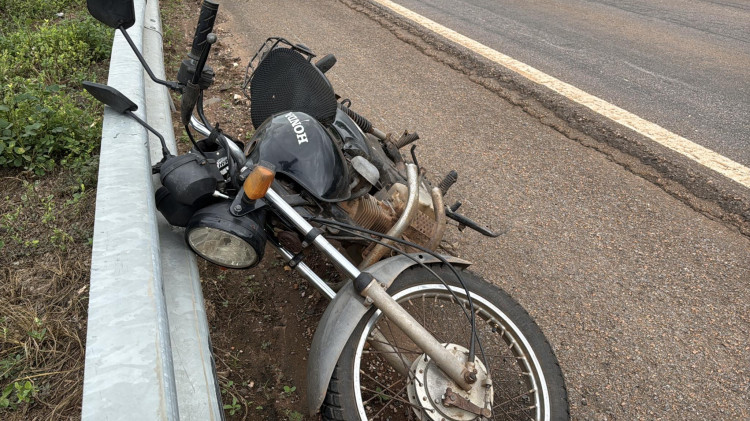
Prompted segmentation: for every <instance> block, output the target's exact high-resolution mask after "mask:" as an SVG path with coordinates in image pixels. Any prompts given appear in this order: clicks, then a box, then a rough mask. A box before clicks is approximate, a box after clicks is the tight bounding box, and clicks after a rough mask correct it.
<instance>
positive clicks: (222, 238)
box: [188, 227, 258, 268]
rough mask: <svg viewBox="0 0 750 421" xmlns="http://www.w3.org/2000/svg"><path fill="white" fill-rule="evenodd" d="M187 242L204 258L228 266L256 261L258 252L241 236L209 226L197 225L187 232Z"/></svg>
mask: <svg viewBox="0 0 750 421" xmlns="http://www.w3.org/2000/svg"><path fill="white" fill-rule="evenodd" d="M188 244H190V248H192V249H193V250H194V251H195V252H196V253H197V254H198V255H200V256H201V257H203V258H204V259H206V260H208V261H211V262H213V263H216V264H217V265H219V266H225V267H228V268H244V267H248V266H252V265H253V264H254V263H255V262H256V261H258V253H256V252H255V249H253V247H252V246H251V245H250V244H248V243H246V242H245V241H244V240H243V239H242V238H240V237H237V236H236V235H232V234H230V233H228V232H226V231H221V230H218V229H216V228H211V227H198V228H195V229H193V230H191V231H190V233H189V234H188Z"/></svg>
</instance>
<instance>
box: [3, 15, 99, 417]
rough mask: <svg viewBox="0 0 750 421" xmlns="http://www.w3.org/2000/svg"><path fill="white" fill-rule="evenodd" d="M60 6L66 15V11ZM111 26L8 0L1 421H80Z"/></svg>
mask: <svg viewBox="0 0 750 421" xmlns="http://www.w3.org/2000/svg"><path fill="white" fill-rule="evenodd" d="M58 14H62V15H61V16H58ZM111 39H112V31H111V30H110V29H108V28H105V27H103V26H102V25H99V24H97V23H95V22H94V21H93V19H91V18H90V17H88V16H87V13H86V11H85V6H84V2H83V1H82V0H16V1H10V0H0V84H1V85H2V87H1V88H0V185H2V186H3V189H2V193H0V335H1V337H0V419H3V420H9V421H10V420H28V419H45V420H49V419H78V418H80V405H81V392H82V383H83V361H84V349H85V347H84V341H85V337H86V309H87V306H88V281H89V272H90V254H91V238H92V235H93V234H92V233H93V209H94V203H95V197H96V172H97V165H98V159H97V156H96V154H97V152H98V144H99V138H100V137H101V117H100V116H101V106H100V105H98V104H96V103H95V101H93V100H92V99H91V98H89V97H87V96H86V95H84V94H82V93H81V90H80V84H81V81H82V80H85V79H88V80H97V79H100V78H102V77H103V75H104V74H105V71H106V61H107V58H108V56H109V51H110V44H111Z"/></svg>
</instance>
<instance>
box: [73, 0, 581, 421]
mask: <svg viewBox="0 0 750 421" xmlns="http://www.w3.org/2000/svg"><path fill="white" fill-rule="evenodd" d="M87 6H88V9H89V12H90V13H91V14H92V15H93V16H94V17H95V18H96V19H98V20H100V21H101V22H103V23H105V24H106V25H108V26H110V27H112V28H115V29H118V30H120V31H121V32H122V33H123V35H124V36H125V38H126V40H128V42H129V43H130V44H131V47H133V50H134V52H135V54H136V55H137V56H138V58H139V59H140V61H141V63H142V64H143V67H144V68H145V69H146V71H147V72H148V74H149V75H150V77H151V78H152V79H153V80H154V81H156V82H157V83H160V84H162V85H165V86H167V87H168V88H169V89H172V90H175V91H178V92H181V93H182V99H181V107H180V109H181V115H180V117H181V121H182V124H183V125H184V126H185V130H186V133H187V135H188V136H189V138H190V141H191V142H192V145H193V147H192V149H191V150H190V152H188V153H185V154H182V155H177V156H175V155H172V154H171V153H170V152H169V150H168V148H167V147H166V144H165V142H164V139H163V137H161V135H160V134H158V133H157V132H156V131H155V130H154V129H152V128H151V127H150V126H148V124H147V123H145V122H143V121H141V120H140V119H139V118H138V117H137V116H135V115H134V114H133V111H134V110H135V109H136V108H137V107H136V106H135V104H134V103H132V102H131V101H130V100H129V99H128V98H126V97H125V96H124V95H122V94H121V93H120V92H118V91H117V90H115V89H114V88H111V87H109V86H106V85H100V84H96V83H91V82H85V83H84V87H85V89H86V90H87V91H88V92H89V93H90V94H92V96H94V97H95V98H97V99H98V100H100V101H102V102H104V103H105V104H107V105H108V106H110V107H112V108H113V109H115V110H116V111H118V112H120V113H125V114H128V115H130V116H131V117H132V118H135V119H136V120H138V121H139V122H140V123H141V124H142V125H144V127H146V128H147V129H148V130H150V131H151V132H153V133H155V134H156V135H157V136H158V137H159V138H160V140H161V144H162V150H163V159H162V160H161V162H159V163H156V164H155V165H154V167H153V170H154V173H155V174H159V177H160V179H161V183H162V187H160V188H159V189H158V190H157V191H156V192H155V197H156V204H157V209H158V210H159V211H160V212H161V213H162V214H163V215H164V217H165V218H166V219H167V221H168V222H169V223H170V224H172V225H174V226H178V227H184V229H185V240H186V243H187V245H188V246H189V247H190V248H191V249H192V250H193V251H194V252H195V253H196V254H197V255H198V256H200V257H202V258H203V259H205V260H207V261H209V262H211V263H214V264H216V265H219V266H222V267H225V268H232V269H244V268H249V267H252V266H255V265H257V264H258V263H259V262H260V260H261V259H262V257H263V255H264V251H265V248H266V245H269V246H270V247H271V248H272V249H274V250H275V251H276V252H277V253H278V254H279V255H280V256H281V257H282V258H283V259H284V260H286V261H287V264H288V265H289V266H290V267H292V268H294V269H295V270H297V271H298V272H299V273H300V274H301V275H302V276H303V277H304V278H306V279H307V280H308V281H309V282H310V283H311V284H312V285H313V286H315V287H316V288H317V289H318V290H319V291H320V292H321V293H322V294H323V295H325V296H326V297H328V298H329V299H330V300H331V302H330V304H329V305H328V307H327V308H326V311H325V313H324V314H323V316H322V318H321V320H320V323H319V325H318V327H317V329H316V332H315V335H314V338H313V341H312V345H311V347H310V353H309V355H308V362H309V363H308V365H309V366H308V373H307V388H306V395H307V404H308V409H309V412H310V414H311V415H314V414H316V413H318V412H319V413H320V416H321V417H322V418H323V419H325V420H347V421H348V420H356V419H361V420H366V419H391V420H396V419H418V420H442V421H448V420H485V419H490V420H505V419H535V420H551V419H567V418H568V402H567V392H566V389H565V384H564V380H563V376H562V372H561V370H560V367H559V364H558V362H557V359H556V357H555V355H554V353H553V351H552V349H551V347H550V346H549V344H548V342H547V340H546V339H545V338H544V336H543V334H542V332H541V330H540V329H539V328H538V326H537V325H536V324H535V322H534V321H533V320H532V319H531V317H530V316H529V315H528V313H527V312H526V311H525V310H524V309H523V308H521V306H520V305H519V304H518V303H516V302H515V301H514V300H513V299H512V298H511V297H510V296H509V295H508V294H506V293H505V292H504V291H502V290H501V289H499V288H498V287H497V286H495V285H493V284H491V283H489V282H487V281H485V280H484V279H482V278H481V277H479V276H478V275H476V274H474V273H472V272H470V271H468V270H467V267H468V266H469V265H470V262H468V261H466V260H463V259H459V258H457V257H454V256H451V255H444V254H440V253H438V252H437V250H438V249H439V246H440V242H441V240H442V238H443V235H444V233H445V230H446V228H447V226H448V222H447V220H448V219H452V220H454V221H456V222H458V224H459V228H460V229H463V228H466V227H468V228H471V229H474V230H476V231H478V232H480V233H482V234H484V235H486V236H490V237H493V236H496V235H497V234H495V233H493V232H491V231H489V230H488V229H486V228H483V227H481V226H479V225H478V224H477V223H475V222H474V221H472V220H470V219H469V218H466V217H465V216H463V215H461V214H459V213H457V210H458V207H459V206H460V202H457V203H456V204H454V205H452V206H446V204H445V203H444V196H445V194H446V192H447V191H448V189H449V188H450V187H451V186H452V185H453V183H455V182H456V180H457V174H455V172H451V173H450V174H448V175H447V176H446V177H445V178H444V179H443V180H441V181H440V182H439V183H434V184H433V183H432V182H430V181H429V180H428V179H427V177H425V175H424V171H422V169H421V168H420V167H419V164H418V160H417V156H416V153H415V146H414V145H413V142H415V141H416V140H417V139H418V135H417V134H416V133H409V132H403V134H401V135H398V136H397V135H394V134H393V133H388V134H386V133H384V132H382V131H380V130H378V129H377V128H375V127H373V126H372V124H371V123H370V122H369V121H368V120H367V119H366V118H364V117H363V116H361V115H360V114H358V113H357V112H355V111H353V110H352V108H351V105H352V104H351V101H348V100H342V99H341V97H339V96H338V95H337V94H336V93H335V92H334V90H333V87H332V85H331V83H330V81H329V80H328V78H327V77H326V76H325V73H326V72H327V71H328V70H330V69H331V68H332V66H333V65H334V64H335V62H336V59H335V56H333V55H327V56H325V57H323V58H321V59H318V60H314V59H315V58H316V55H315V54H314V53H313V52H312V51H311V50H310V49H309V48H308V47H306V46H304V45H301V44H293V43H291V42H289V41H288V40H286V39H284V38H279V37H274V38H269V39H268V40H267V41H266V42H265V43H264V44H263V45H262V46H261V48H260V49H259V50H258V52H257V53H256V54H255V56H254V57H253V58H252V59H251V60H250V62H249V64H248V67H247V72H246V77H245V80H244V83H243V85H242V87H243V90H244V91H245V93H246V95H247V96H248V98H249V99H250V103H251V108H250V109H251V120H252V124H253V126H254V128H255V132H254V134H253V136H252V138H251V139H250V140H249V141H248V142H247V144H243V143H242V142H239V141H237V140H235V139H234V138H232V137H231V136H230V135H228V134H226V133H224V132H223V131H222V130H221V129H220V128H219V125H218V124H217V125H211V124H210V122H209V120H208V118H207V117H206V115H205V113H204V110H203V92H204V91H205V90H206V89H208V88H209V87H210V86H211V84H212V83H213V80H214V77H215V75H214V73H213V70H212V69H211V68H210V67H208V66H206V61H207V58H208V54H209V51H210V48H211V45H212V44H213V43H214V42H215V41H216V36H215V35H214V34H213V33H212V30H213V24H214V20H215V18H216V14H217V11H218V4H217V3H214V2H213V1H211V0H204V2H203V4H202V7H201V13H200V17H199V21H198V25H197V28H196V33H195V36H194V39H193V45H192V48H191V52H190V53H189V54H188V57H187V58H186V59H185V60H184V61H183V62H182V65H181V67H180V70H179V72H178V74H177V82H173V81H163V80H159V79H157V78H156V77H154V75H153V73H152V72H151V70H150V69H149V67H148V65H147V63H146V62H145V60H144V59H143V57H142V56H141V54H140V52H139V51H138V50H137V48H135V46H134V44H133V43H132V41H130V38H129V36H128V34H127V31H126V29H127V28H128V27H130V26H132V25H133V24H134V22H135V13H134V7H133V3H132V1H120V2H109V1H106V0H88V1H87ZM194 114H197V116H196V115H194ZM193 131H195V132H197V133H199V134H200V135H201V136H203V138H201V139H199V140H196V139H195V136H194V134H193ZM408 145H412V146H411V148H410V152H411V153H410V155H411V162H408V161H407V160H406V159H404V157H403V156H402V154H401V149H402V148H405V147H407V146H408ZM313 248H314V249H317V251H318V253H320V254H322V255H324V256H325V257H327V258H328V259H329V260H330V261H331V262H332V263H333V264H334V265H335V266H336V268H337V269H338V270H339V271H340V272H341V273H342V278H343V279H345V281H344V282H341V283H339V284H329V283H327V282H326V281H324V280H323V279H322V278H321V277H320V276H319V275H318V274H316V273H315V272H314V271H313V270H312V269H311V268H310V267H309V266H308V265H307V264H306V263H305V259H306V257H307V258H309V256H310V254H311V250H312V249H313Z"/></svg>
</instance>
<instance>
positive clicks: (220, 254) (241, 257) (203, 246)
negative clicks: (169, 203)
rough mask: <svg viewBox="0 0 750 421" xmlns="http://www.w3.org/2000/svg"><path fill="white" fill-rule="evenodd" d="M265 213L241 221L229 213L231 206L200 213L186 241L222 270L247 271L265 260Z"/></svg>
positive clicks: (196, 214) (211, 208) (219, 206)
mask: <svg viewBox="0 0 750 421" xmlns="http://www.w3.org/2000/svg"><path fill="white" fill-rule="evenodd" d="M264 219H265V211H256V212H253V213H251V214H249V215H246V216H243V217H240V218H237V217H235V216H233V215H232V214H230V213H229V202H222V203H217V204H214V205H211V206H207V207H205V208H203V209H200V210H198V211H197V212H196V213H195V214H193V216H192V218H190V222H189V223H188V224H187V229H186V231H185V239H186V240H187V243H188V245H189V246H190V248H191V249H193V251H194V252H195V253H196V254H197V255H199V256H200V257H202V258H204V259H206V260H208V261H209V262H211V263H215V264H217V265H219V266H223V267H227V268H231V269H244V268H248V267H251V266H253V265H255V264H257V263H258V262H259V261H260V259H261V258H262V257H263V250H264V249H265V244H266V235H265V232H264V231H263V228H262V227H263V220H264Z"/></svg>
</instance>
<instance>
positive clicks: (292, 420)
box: [285, 409, 304, 421]
mask: <svg viewBox="0 0 750 421" xmlns="http://www.w3.org/2000/svg"><path fill="white" fill-rule="evenodd" d="M285 415H286V417H287V419H288V420H289V421H302V419H303V418H304V417H303V416H302V414H300V413H299V412H297V411H292V410H290V409H287V410H286V411H285Z"/></svg>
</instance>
